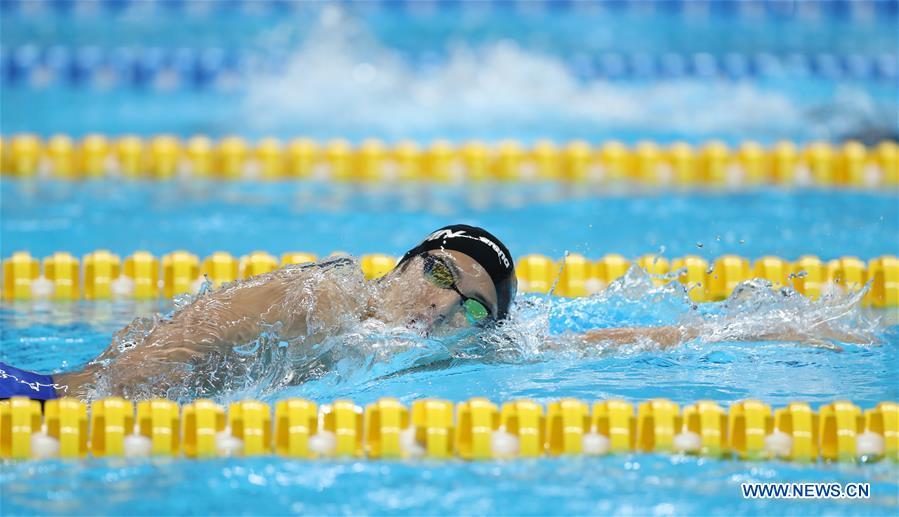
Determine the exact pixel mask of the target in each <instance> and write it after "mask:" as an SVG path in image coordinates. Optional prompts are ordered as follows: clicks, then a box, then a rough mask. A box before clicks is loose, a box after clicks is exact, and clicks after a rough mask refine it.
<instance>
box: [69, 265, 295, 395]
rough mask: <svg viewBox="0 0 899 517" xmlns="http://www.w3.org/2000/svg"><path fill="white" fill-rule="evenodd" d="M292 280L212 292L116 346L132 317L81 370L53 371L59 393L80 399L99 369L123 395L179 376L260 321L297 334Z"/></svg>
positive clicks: (250, 335) (252, 332)
mask: <svg viewBox="0 0 899 517" xmlns="http://www.w3.org/2000/svg"><path fill="white" fill-rule="evenodd" d="M290 280H291V279H290V278H284V277H282V276H279V275H277V274H273V276H272V277H271V278H269V279H267V280H266V281H264V282H259V283H256V284H242V285H238V286H235V287H232V288H227V289H222V290H218V291H213V292H212V293H210V294H208V295H206V296H203V297H201V298H198V299H197V300H195V301H194V302H193V303H192V304H191V305H189V306H188V307H186V308H184V309H183V310H181V311H179V312H178V313H176V314H175V315H174V316H173V317H172V318H171V319H170V320H163V321H160V322H158V323H157V324H156V326H155V327H154V328H153V329H152V331H151V332H150V333H149V334H148V335H147V336H146V338H144V339H143V340H142V342H141V343H140V345H139V346H136V347H135V348H133V349H131V350H126V351H120V350H118V349H117V346H118V345H117V343H120V342H121V340H122V338H123V336H126V335H127V334H128V333H129V332H131V331H133V330H135V325H138V321H135V322H133V323H132V324H130V325H128V326H127V327H125V328H124V329H122V330H121V331H119V332H117V333H116V335H115V337H114V338H113V343H112V344H111V345H110V347H109V348H108V349H107V350H106V351H104V352H103V353H102V354H100V356H99V357H97V358H96V359H95V360H94V361H92V362H91V364H89V365H88V366H87V367H85V368H84V369H83V370H81V371H75V372H66V373H62V374H57V375H55V376H54V381H55V382H56V384H57V385H58V386H60V388H58V389H57V392H58V393H59V394H60V395H69V396H76V397H81V398H83V397H84V394H85V393H86V391H87V390H89V389H90V388H91V387H92V386H93V385H94V384H95V382H96V380H97V375H98V374H100V373H102V374H103V377H104V382H105V383H106V386H105V389H106V391H107V392H109V393H111V394H122V393H124V392H125V390H127V389H128V387H129V386H138V385H145V384H147V383H148V382H150V380H151V379H159V378H166V377H177V376H178V375H179V374H178V373H177V372H178V371H179V369H183V367H184V365H185V364H187V363H189V362H190V361H191V360H192V359H201V358H203V357H204V356H207V355H209V354H213V353H227V351H228V350H229V349H230V348H231V347H233V346H235V345H239V344H243V343H246V342H248V341H249V340H251V339H255V338H256V337H257V336H258V335H259V334H260V332H261V331H262V325H264V324H274V323H276V322H280V323H282V324H283V326H284V332H285V334H297V333H300V332H302V330H303V329H302V328H300V327H304V326H305V325H304V321H305V319H304V318H302V317H301V316H302V311H301V310H299V309H297V308H296V307H295V305H301V304H297V303H296V302H297V300H295V299H291V300H290V301H291V302H292V303H287V295H288V293H289V292H290V287H291V282H290ZM105 363H108V365H109V366H108V367H107V366H106V364H105ZM157 382H158V381H157Z"/></svg>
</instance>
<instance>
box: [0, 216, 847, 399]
mask: <svg viewBox="0 0 899 517" xmlns="http://www.w3.org/2000/svg"><path fill="white" fill-rule="evenodd" d="M516 290H517V281H516V277H515V265H514V261H513V258H512V255H511V253H510V252H509V250H508V249H507V248H506V246H505V245H504V244H503V243H502V242H501V241H500V240H499V239H497V238H496V237H495V236H493V235H492V234H490V233H489V232H487V231H486V230H484V229H482V228H477V227H473V226H467V225H461V224H456V225H451V226H446V227H444V228H441V229H439V230H437V231H435V232H433V233H431V234H430V235H428V236H427V237H426V238H425V240H424V241H422V242H421V244H419V245H418V246H416V247H414V248H412V249H411V250H409V251H408V252H407V253H406V254H405V255H403V257H402V259H401V260H400V261H399V262H398V263H397V265H396V267H395V268H394V269H393V270H392V271H390V272H389V273H388V274H387V275H385V276H384V277H382V278H380V279H377V280H374V281H366V280H365V279H364V277H363V275H362V273H361V271H359V268H358V266H356V262H354V261H353V260H351V259H348V258H335V259H329V260H325V261H322V262H319V263H315V264H300V265H291V266H286V267H284V268H282V269H279V270H276V271H273V272H271V273H267V274H264V275H259V276H256V277H253V278H250V279H248V280H245V281H239V282H234V283H231V284H226V285H223V286H222V287H221V288H219V289H216V290H213V291H211V292H209V293H206V294H203V295H201V296H198V297H197V298H196V299H195V300H193V302H192V303H191V304H190V305H188V306H187V307H185V308H183V309H181V310H179V311H177V312H175V313H174V314H173V315H172V316H171V317H167V318H161V319H156V320H149V319H147V318H138V319H137V320H135V321H134V322H132V323H131V324H130V325H128V326H127V327H125V328H124V329H122V330H121V331H119V332H117V333H116V334H115V336H114V338H113V343H112V345H110V347H109V348H108V349H107V350H106V351H104V352H103V353H102V354H100V356H98V357H97V358H96V359H95V360H94V361H91V362H90V363H89V364H88V365H87V367H85V368H84V369H83V370H81V371H75V372H67V373H60V374H55V375H52V376H50V375H41V374H37V373H33V372H28V371H25V370H20V369H18V368H14V367H11V366H9V365H6V364H3V363H0V399H3V398H9V397H11V396H16V395H21V396H28V397H31V398H33V399H39V400H49V399H52V398H57V397H61V396H72V397H78V398H82V399H85V400H87V399H90V398H91V395H90V394H91V393H93V392H95V390H97V388H101V391H102V393H103V395H104V396H110V395H119V396H125V397H129V396H137V397H146V396H158V397H165V396H166V395H167V394H169V393H170V392H169V390H170V389H171V388H173V387H176V386H177V385H178V383H179V382H181V383H183V382H184V380H185V377H186V376H188V375H194V376H196V375H201V376H202V375H203V372H204V371H212V372H217V370H216V369H215V368H211V367H209V366H210V365H213V364H217V365H221V364H223V361H227V359H228V358H229V357H230V354H234V353H235V351H234V347H235V346H236V345H240V344H245V343H252V342H254V340H257V339H258V338H259V336H260V335H263V334H264V333H266V332H272V331H273V329H276V331H277V337H278V339H279V340H280V341H281V342H286V343H291V345H290V346H297V347H307V348H308V347H314V346H315V345H317V344H320V343H322V342H323V341H324V340H325V339H327V338H328V337H330V336H334V335H340V334H342V333H346V332H350V331H352V330H353V329H358V328H359V325H360V324H361V323H363V322H365V321H366V320H375V321H377V322H381V323H382V324H384V325H385V326H387V327H404V328H408V329H410V330H412V331H414V332H417V333H418V334H420V335H422V336H429V335H450V334H453V333H454V332H458V331H460V330H461V329H465V328H472V327H474V328H475V329H482V328H488V327H491V326H496V325H502V322H503V321H504V320H505V319H506V318H508V316H509V311H510V307H511V304H512V301H513V299H514V298H515V294H516ZM812 330H813V329H812ZM812 330H810V332H809V333H808V334H806V333H803V332H795V331H789V332H777V331H771V332H769V333H766V334H758V335H752V336H739V337H736V338H735V337H734V336H730V337H729V339H731V340H752V341H764V340H784V341H806V342H807V341H811V340H814V339H817V338H820V337H822V336H821V335H820V334H821V331H820V329H817V331H816V332H817V337H816V336H815V335H812V333H811V332H812ZM825 333H826V332H825ZM831 334H833V333H831ZM700 335H701V329H699V328H689V327H686V328H685V327H675V326H665V327H652V328H617V329H615V328H611V329H596V330H592V331H589V332H586V333H584V334H582V335H580V336H578V337H577V338H578V339H579V340H580V341H582V342H583V343H588V344H589V343H605V344H613V345H614V344H627V343H634V342H637V341H645V340H649V341H651V342H654V343H656V344H657V345H658V346H660V347H662V348H665V347H671V346H674V345H677V344H679V343H683V342H686V341H689V340H691V339H694V338H697V337H699V336H700ZM827 337H833V338H835V339H838V340H845V341H853V336H847V335H842V334H840V335H828V336H827ZM550 346H551V344H550ZM216 361H218V362H216ZM204 365H205V366H206V368H205V369H204ZM221 375H222V374H221V373H220V372H217V376H219V377H220V376H221ZM214 376H215V375H210V377H214ZM203 382H207V383H208V384H209V386H212V385H213V384H214V383H215V382H216V381H215V380H208V379H204V381H203ZM138 386H139V387H143V388H142V389H141V391H135V387H138ZM148 387H149V391H148Z"/></svg>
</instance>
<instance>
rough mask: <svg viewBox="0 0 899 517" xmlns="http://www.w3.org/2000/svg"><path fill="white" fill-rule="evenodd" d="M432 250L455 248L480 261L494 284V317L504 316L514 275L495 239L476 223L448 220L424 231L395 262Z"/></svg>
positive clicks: (512, 292) (508, 258) (512, 293)
mask: <svg viewBox="0 0 899 517" xmlns="http://www.w3.org/2000/svg"><path fill="white" fill-rule="evenodd" d="M432 250H453V251H459V252H462V253H464V254H466V255H468V256H469V257H471V258H472V259H474V261H475V262H477V263H478V264H480V265H481V267H483V268H484V270H486V271H487V274H488V275H490V279H491V280H493V286H494V287H495V288H496V301H497V303H496V319H497V320H501V319H503V318H505V317H506V316H508V314H509V305H510V304H511V303H512V298H513V297H514V296H515V291H516V290H517V289H518V279H516V278H515V263H514V262H513V261H512V254H511V253H509V249H508V248H506V246H505V245H504V244H503V243H502V242H500V240H499V239H497V238H496V237H494V236H493V235H492V234H491V233H490V232H488V231H487V230H485V229H483V228H478V227H477V226H469V225H467V224H451V225H449V226H444V227H443V228H441V229H439V230H437V231H436V232H434V233H432V234H431V235H428V236H427V237H426V238H425V240H424V241H422V243H421V244H419V245H418V246H416V247H414V248H412V249H411V250H409V251H407V252H406V254H405V255H403V258H402V259H401V260H400V262H399V264H397V266H399V265H401V264H402V263H403V262H406V261H407V260H411V259H412V258H414V257H416V256H417V255H419V254H421V253H423V252H426V251H432Z"/></svg>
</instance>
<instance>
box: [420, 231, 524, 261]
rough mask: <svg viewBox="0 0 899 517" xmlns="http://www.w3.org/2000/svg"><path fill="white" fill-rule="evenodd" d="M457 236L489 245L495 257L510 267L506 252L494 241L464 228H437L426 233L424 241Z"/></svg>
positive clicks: (455, 237) (456, 237)
mask: <svg viewBox="0 0 899 517" xmlns="http://www.w3.org/2000/svg"><path fill="white" fill-rule="evenodd" d="M458 238H465V239H471V240H473V241H480V242H483V243H484V244H486V245H487V246H490V249H492V250H493V251H495V252H496V257H497V259H499V261H500V262H501V263H502V264H503V265H504V266H505V267H506V268H509V267H511V264H510V262H509V257H507V256H506V254H505V253H504V252H503V250H502V249H501V248H500V247H499V246H498V245H497V244H496V243H495V242H493V241H491V240H490V239H488V238H487V237H484V236H483V235H482V236H479V237H473V236H471V235H468V234H467V233H465V230H459V231H455V232H454V231H452V230H450V229H449V228H445V229H443V230H437V231H436V232H434V233H432V234H431V235H428V238H427V239H425V241H436V240H438V239H444V240H446V239H458Z"/></svg>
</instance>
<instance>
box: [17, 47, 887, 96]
mask: <svg viewBox="0 0 899 517" xmlns="http://www.w3.org/2000/svg"><path fill="white" fill-rule="evenodd" d="M292 57H293V55H292V54H289V53H284V54H278V55H272V54H271V53H260V52H259V51H258V50H255V49H248V48H243V49H224V48H221V47H214V46H213V47H206V48H196V47H194V48H192V47H179V48H161V47H155V46H149V47H148V46H144V47H117V48H104V47H98V46H91V45H87V46H70V45H52V46H48V47H41V46H36V45H33V44H24V45H18V46H13V47H10V48H6V49H0V85H3V86H9V87H21V86H24V87H31V88H34V89H35V90H39V89H44V88H47V87H48V86H59V87H68V88H75V89H81V88H84V89H88V90H94V91H106V90H109V89H112V88H119V89H125V88H131V89H134V90H138V91H144V90H153V91H156V92H173V91H197V90H204V89H215V90H220V91H221V90H226V91H227V90H231V91H234V90H237V89H240V88H241V87H242V86H243V85H245V84H246V83H247V82H248V81H249V80H250V79H251V78H253V77H256V76H258V75H260V74H264V75H267V76H268V75H273V71H275V70H277V71H284V70H289V69H290V67H291V64H292V61H291V59H292ZM556 57H557V59H559V60H560V61H561V62H562V64H563V65H564V66H565V67H566V68H567V69H568V70H569V71H570V72H571V73H573V74H575V75H576V76H577V77H578V78H579V79H581V80H597V79H598V80H610V81H628V80H635V81H641V82H642V81H651V80H677V79H684V78H695V79H701V80H707V81H721V80H725V81H726V80H733V81H747V80H749V81H751V80H766V79H773V80H786V79H790V78H794V79H799V78H801V79H804V80H808V79H809V78H810V77H811V78H816V79H818V80H820V81H840V82H846V81H857V82H864V83H866V84H870V83H874V84H876V83H877V82H881V81H882V82H888V81H889V82H895V81H896V78H897V72H899V70H897V65H896V55H895V53H890V52H889V51H886V52H874V53H848V54H846V53H840V52H837V53H826V52H822V53H798V52H793V53H790V54H789V55H778V54H774V53H770V52H754V53H747V52H728V53H725V54H722V55H716V54H713V53H708V52H664V53H645V52H636V53H628V52H617V51H600V52H595V53H591V54H590V55H589V56H585V55H583V54H579V55H575V56H570V57H564V56H556ZM435 58H436V59H437V60H438V62H439V61H441V60H443V59H447V60H449V59H451V58H450V56H448V55H443V56H437V55H435V54H434V53H433V52H430V53H427V55H425V54H422V53H417V52H412V53H408V54H406V55H405V61H406V62H407V63H408V64H409V65H411V66H412V67H413V68H418V67H419V66H420V65H421V64H423V61H426V62H427V63H429V64H430V66H433V65H434V64H439V63H435V62H434V60H435ZM444 63H446V61H444ZM274 75H275V76H279V75H280V74H279V73H278V72H274ZM76 91H77V90H76Z"/></svg>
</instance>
